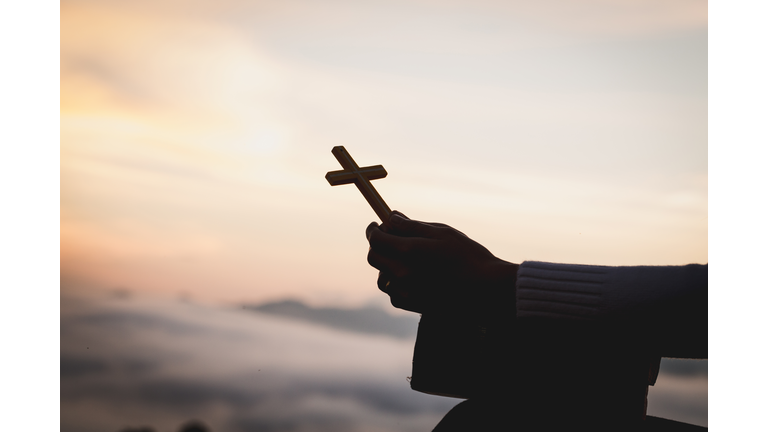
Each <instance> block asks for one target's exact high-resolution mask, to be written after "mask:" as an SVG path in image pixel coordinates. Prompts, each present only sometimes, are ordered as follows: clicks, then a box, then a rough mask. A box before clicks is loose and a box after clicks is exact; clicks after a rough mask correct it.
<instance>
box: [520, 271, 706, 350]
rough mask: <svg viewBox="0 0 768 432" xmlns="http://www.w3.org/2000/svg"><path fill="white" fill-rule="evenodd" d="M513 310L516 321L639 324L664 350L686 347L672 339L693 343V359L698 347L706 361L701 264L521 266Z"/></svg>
mask: <svg viewBox="0 0 768 432" xmlns="http://www.w3.org/2000/svg"><path fill="white" fill-rule="evenodd" d="M516 308H517V317H518V318H531V317H535V318H547V319H560V320H581V321H584V320H586V321H598V322H600V321H606V322H608V321H611V322H613V321H625V322H631V323H635V324H639V325H643V326H645V327H646V328H647V329H648V333H650V334H651V335H652V336H654V337H656V338H657V339H659V340H660V341H661V342H660V343H661V344H663V345H665V346H666V345H670V346H682V345H685V344H689V343H688V342H684V341H679V340H676V339H680V338H689V339H691V338H693V339H695V340H696V341H697V342H696V343H695V344H697V347H696V348H697V350H698V351H696V353H697V354H696V355H697V356H699V355H701V352H702V348H703V352H704V356H706V329H707V266H706V265H697V264H690V265H685V266H626V267H609V266H588V265H575V264H554V263H544V262H535V261H526V262H523V263H522V264H521V265H520V268H519V270H518V273H517V283H516ZM693 339H691V340H693ZM681 344H682V345H681ZM689 345H690V344H689ZM702 345H703V347H702Z"/></svg>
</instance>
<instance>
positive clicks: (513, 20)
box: [60, 0, 708, 305]
mask: <svg viewBox="0 0 768 432" xmlns="http://www.w3.org/2000/svg"><path fill="white" fill-rule="evenodd" d="M60 9H61V82H60V90H61V92H60V103H61V112H60V143H61V144H60V152H61V177H60V179H61V204H60V205H61V207H60V220H61V226H60V236H61V237H60V239H61V245H60V251H61V280H62V285H61V290H62V292H63V293H67V292H75V291H82V290H116V289H121V290H130V291H137V292H145V293H154V294H157V295H164V296H170V297H184V298H192V299H196V300H199V301H208V302H215V303H233V302H244V301H249V302H251V301H252V302H257V301H268V300H275V299H281V298H298V299H302V300H304V301H307V302H310V303H313V304H337V305H361V304H366V303H370V302H382V301H383V302H386V299H382V296H383V294H381V293H380V292H378V290H377V289H376V286H375V280H376V270H375V269H372V268H371V267H369V266H368V265H367V263H366V259H365V256H366V252H367V242H366V240H365V236H364V230H365V227H366V225H367V224H368V223H369V222H370V221H373V220H376V215H375V214H374V213H373V211H372V210H371V209H370V208H369V207H368V205H367V203H366V202H365V200H364V199H363V197H362V196H360V194H359V192H358V191H357V190H356V188H354V187H352V186H338V187H331V186H329V185H328V183H327V182H326V181H325V179H324V175H325V173H326V172H327V171H331V170H337V169H340V166H339V165H338V163H337V161H336V160H335V159H334V158H333V156H332V155H331V153H330V150H331V148H332V147H333V146H336V145H343V146H345V147H346V148H347V150H348V151H349V152H350V153H351V155H352V156H353V157H354V158H355V159H356V161H357V162H358V164H360V165H361V166H364V165H376V164H382V165H383V166H384V167H385V168H386V169H387V171H388V173H389V175H388V177H387V178H385V179H380V180H376V181H375V182H374V184H375V186H376V188H377V189H378V191H379V192H380V194H381V195H382V197H383V198H384V199H385V200H386V201H387V203H388V204H389V206H390V207H391V208H393V209H397V210H400V211H402V212H403V213H405V214H406V215H408V216H410V217H411V218H414V219H419V220H425V221H432V222H443V223H447V224H449V225H451V226H454V227H455V228H457V229H459V230H461V231H463V232H464V233H466V234H467V235H469V236H470V237H472V238H473V239H475V240H477V241H479V242H480V243H481V244H483V245H485V246H486V247H487V248H488V249H489V250H491V252H493V253H494V254H495V255H496V256H498V257H500V258H502V259H505V260H508V261H511V262H521V261H523V260H540V261H555V262H568V263H578V264H603V265H666V264H672V265H674V264H687V263H707V262H708V230H707V228H708V171H707V167H708V152H707V149H708V141H707V140H708V136H707V121H708V118H707V98H708V93H707V73H708V72H707V43H708V41H707V34H708V33H707V31H708V28H707V3H706V2H702V1H697V0H694V1H682V0H680V1H619V2H617V1H602V0H582V1H566V0H547V1H540V2H528V1H505V2H494V1H472V2H462V1H452V2H439V3H438V2H433V1H426V0H423V1H409V2H401V1H387V2H384V1H362V2H361V1H356V2H352V1H343V0H329V1H325V2H314V1H303V0H290V1H281V2H265V1H261V2H260V1H237V0H225V1H216V2H213V1H195V2H188V1H175V0H168V1H163V2H157V1H143V0H139V1H132V2H123V1H111V0H106V1H105V0H101V1H89V0H65V1H62V2H61V4H60Z"/></svg>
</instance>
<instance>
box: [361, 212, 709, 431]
mask: <svg viewBox="0 0 768 432" xmlns="http://www.w3.org/2000/svg"><path fill="white" fill-rule="evenodd" d="M388 222H389V225H390V226H389V227H387V226H385V225H379V224H377V223H375V222H372V223H371V224H370V225H368V227H367V228H366V237H367V239H368V242H369V246H370V248H369V251H368V256H367V259H368V263H369V264H370V265H371V266H373V267H374V268H376V269H378V270H379V276H378V280H377V286H378V287H379V289H380V290H382V291H383V292H385V293H386V294H387V295H389V297H390V301H391V303H392V305H393V306H394V307H397V308H400V309H404V310H409V311H413V312H417V313H421V314H422V319H421V323H420V324H419V334H418V336H417V341H416V347H415V349H414V364H413V377H412V380H411V385H412V388H414V389H416V390H419V391H425V392H427V393H434V394H443V395H450V396H459V397H463V398H465V399H467V400H466V401H464V402H462V403H460V404H458V405H457V406H456V407H455V408H454V409H453V410H451V411H450V412H449V413H448V414H447V415H446V416H445V417H444V418H443V420H442V421H441V422H440V423H439V424H438V426H437V427H436V428H435V431H449V430H484V429H489V430H490V429H494V430H496V429H498V428H499V425H508V426H509V428H512V426H515V427H522V428H523V429H524V430H553V429H560V428H568V429H572V428H574V427H589V428H591V429H603V430H608V429H616V428H617V427H618V428H620V429H621V430H628V429H632V428H636V429H637V430H685V428H694V429H704V428H701V427H696V426H693V425H686V424H684V423H679V422H673V421H671V420H664V419H657V418H653V417H650V416H646V408H647V393H648V386H649V385H653V384H654V382H655V380H656V375H657V374H658V367H659V362H660V359H661V357H675V358H707V281H708V277H707V272H708V266H707V265H700V264H690V265H684V266H620V267H611V266H592V265H575V264H558V263H545V262H536V261H525V262H522V263H520V264H516V263H510V262H507V261H504V260H502V259H500V258H498V257H496V256H494V255H493V254H492V253H491V252H490V251H489V250H488V249H486V248H485V247H484V246H482V245H480V244H479V243H477V242H476V241H474V240H472V239H470V238H469V237H468V236H466V235H465V234H463V233H462V232H460V231H458V230H456V229H454V228H452V227H450V226H448V225H445V224H440V223H428V222H422V221H417V220H411V219H409V218H408V217H406V216H405V215H404V214H403V213H400V212H398V211H394V212H392V215H391V216H390V218H389V220H388ZM417 373H418V374H417ZM417 375H418V376H417Z"/></svg>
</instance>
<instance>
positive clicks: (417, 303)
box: [366, 212, 518, 318]
mask: <svg viewBox="0 0 768 432" xmlns="http://www.w3.org/2000/svg"><path fill="white" fill-rule="evenodd" d="M389 222H390V225H391V226H392V228H391V229H387V227H385V226H379V225H378V224H377V223H375V222H372V223H371V224H370V225H368V227H367V228H366V236H367V237H368V242H369V244H370V249H369V251H368V263H369V264H370V265H371V266H373V267H375V268H376V269H378V270H379V279H378V282H377V284H378V286H379V289H381V290H382V291H384V292H385V293H387V294H388V295H389V296H390V299H391V302H392V305H393V306H395V307H397V308H400V309H405V310H410V311H413V312H419V313H424V312H426V311H439V312H445V313H450V314H464V315H467V316H472V317H475V318H476V317H478V316H482V315H485V314H488V313H494V312H492V310H495V309H496V308H499V307H503V308H504V309H506V310H507V311H514V286H515V279H516V275H517V268H518V265H517V264H512V263H509V262H506V261H503V260H501V259H499V258H497V257H495V256H494V255H493V254H492V253H491V252H490V251H488V249H486V248H485V247H483V246H482V245H481V244H479V243H477V242H476V241H474V240H472V239H470V238H469V237H467V236H466V235H464V234H463V233H462V232H460V231H458V230H456V229H453V228H451V227H449V226H448V225H445V224H440V223H427V222H419V221H415V220H411V219H408V218H407V217H406V216H405V215H403V214H402V213H400V212H393V214H392V216H391V217H390V220H389Z"/></svg>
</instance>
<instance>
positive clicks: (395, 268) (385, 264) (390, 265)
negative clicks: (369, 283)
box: [367, 248, 411, 278]
mask: <svg viewBox="0 0 768 432" xmlns="http://www.w3.org/2000/svg"><path fill="white" fill-rule="evenodd" d="M367 258H368V264H370V265H371V267H373V268H375V269H377V270H379V271H382V272H386V273H388V274H391V275H393V276H395V277H398V278H402V277H406V276H408V275H409V274H410V273H411V271H410V267H409V266H408V265H407V264H406V263H405V262H403V260H400V259H395V258H390V257H388V256H385V255H382V254H380V253H378V252H377V251H376V250H375V249H373V248H371V249H369V250H368V257H367Z"/></svg>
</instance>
